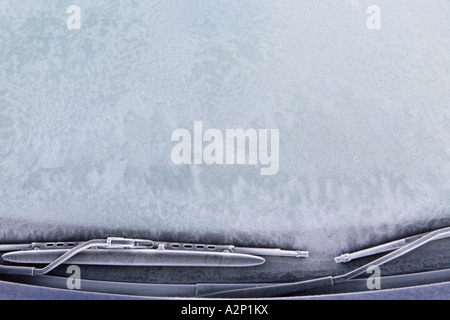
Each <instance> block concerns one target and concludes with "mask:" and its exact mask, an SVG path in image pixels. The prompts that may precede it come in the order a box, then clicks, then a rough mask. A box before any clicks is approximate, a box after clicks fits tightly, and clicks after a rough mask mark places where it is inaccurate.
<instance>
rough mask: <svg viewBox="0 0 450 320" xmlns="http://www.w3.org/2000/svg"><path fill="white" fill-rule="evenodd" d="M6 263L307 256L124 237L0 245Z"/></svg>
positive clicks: (247, 262) (210, 263) (15, 269)
mask: <svg viewBox="0 0 450 320" xmlns="http://www.w3.org/2000/svg"><path fill="white" fill-rule="evenodd" d="M0 252H7V253H5V254H3V255H2V259H3V260H4V261H6V262H9V263H19V264H48V265H47V266H46V267H44V268H36V267H22V266H14V265H12V266H5V265H0V274H1V273H3V274H18V275H45V274H47V273H49V272H50V271H52V270H54V269H55V268H56V267H58V266H60V265H62V264H79V265H116V266H178V267H250V266H257V265H261V264H263V263H265V259H264V258H263V257H262V256H278V257H291V258H306V257H308V255H309V253H308V252H307V251H299V250H281V249H268V248H243V247H235V246H233V245H203V244H180V243H168V242H157V241H152V240H136V239H124V238H108V239H106V240H90V241H87V242H82V243H79V244H77V243H74V242H69V243H63V242H59V243H51V242H50V243H32V244H29V245H27V244H25V245H0Z"/></svg>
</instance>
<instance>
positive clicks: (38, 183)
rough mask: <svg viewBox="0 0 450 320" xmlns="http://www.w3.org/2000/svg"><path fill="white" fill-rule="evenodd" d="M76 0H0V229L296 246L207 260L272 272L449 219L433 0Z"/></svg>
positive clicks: (279, 276) (11, 239)
mask: <svg viewBox="0 0 450 320" xmlns="http://www.w3.org/2000/svg"><path fill="white" fill-rule="evenodd" d="M78 2H79V4H78V7H79V12H80V20H79V21H78V22H79V23H78V24H77V12H78V11H77V9H76V8H71V9H69V8H67V4H66V3H60V2H55V3H53V2H52V3H49V2H48V1H43V0H33V1H31V0H30V1H25V0H21V1H7V0H5V1H0V39H1V43H2V45H1V46H0V75H1V77H0V240H1V241H0V243H23V242H32V241H84V240H89V239H95V238H106V237H108V236H123V237H135V238H148V239H153V240H164V241H185V242H195V243H197V242H198V243H219V244H236V245H241V246H257V247H268V248H270V247H275V248H283V249H287V250H289V249H302V250H303V249H305V250H308V251H310V252H314V253H315V256H314V255H312V259H313V260H309V261H313V262H303V260H302V264H301V265H297V264H296V263H298V262H297V261H290V262H287V263H285V262H284V261H285V260H276V259H275V262H274V263H275V264H272V265H270V264H269V265H268V266H267V265H266V266H265V267H263V268H262V269H258V270H260V271H259V273H255V274H254V275H248V274H243V273H241V274H233V275H229V274H225V273H223V275H222V276H221V275H220V274H221V272H224V271H218V273H216V274H215V279H217V278H219V279H220V278H222V279H225V280H233V279H245V280H247V281H251V280H252V279H253V278H254V277H256V275H258V274H259V275H260V276H261V277H262V278H264V279H266V280H272V281H280V280H283V279H292V278H294V275H293V273H292V271H299V270H302V273H301V275H302V276H305V277H307V276H311V275H315V274H319V273H324V274H330V271H336V270H338V269H336V268H346V266H336V265H335V264H334V261H333V259H332V258H331V260H327V263H325V264H322V263H323V257H324V256H326V257H328V256H330V257H335V256H338V255H340V254H341V253H345V252H352V251H356V250H361V249H364V248H366V247H369V246H373V245H376V244H380V243H383V242H387V241H391V240H395V239H398V238H402V237H406V236H410V235H414V234H418V233H421V232H425V231H430V230H433V229H436V228H440V227H446V226H449V225H450V196H449V194H450V105H449V101H450V90H449V88H450V77H449V73H450V69H449V68H450V67H449V66H450V58H449V54H448V53H449V52H450V38H449V37H448V35H449V34H450V23H449V21H450V20H449V19H448V17H449V16H450V3H449V2H448V1H445V0H433V1H426V2H424V1H419V0H414V1H409V2H408V5H407V7H405V6H404V5H400V4H399V3H397V2H392V1H387V0H379V1H377V2H378V5H379V6H380V7H381V8H382V20H381V21H382V24H381V26H377V25H376V24H375V25H372V27H373V28H369V27H370V26H371V25H370V23H369V22H368V19H369V18H370V17H371V15H372V13H371V12H372V11H369V14H368V13H367V12H368V8H369V6H370V5H371V3H369V2H368V1H363V0H361V1H344V0H339V1H320V2H317V1H290V0H284V1H269V0H258V1H245V2H244V1H238V0H231V1H211V0H208V1H206V0H193V1H189V2H187V1H181V0H175V1H151V2H148V1H147V2H132V3H130V2H129V1H114V2H111V1H103V0H100V1H95V2H92V1H78ZM374 12H376V10H375V11H374ZM70 17H72V18H70ZM69 18H70V19H69ZM73 19H75V20H73ZM369 20H370V19H369ZM368 24H369V25H368ZM378 27H379V28H378ZM240 129H241V130H240ZM314 259H315V260H314ZM328 261H329V262H328ZM339 270H341V269H339ZM296 275H298V273H296ZM202 277H204V278H206V279H209V278H210V277H211V276H209V275H208V274H207V273H206V272H205V273H203V274H202V275H200V276H197V279H201V278H202ZM180 278H183V276H182V275H179V276H173V278H168V277H166V278H164V277H162V278H160V280H161V281H162V280H168V281H178V280H180ZM184 278H186V275H184ZM181 280H182V279H181Z"/></svg>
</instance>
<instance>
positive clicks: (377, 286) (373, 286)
mask: <svg viewBox="0 0 450 320" xmlns="http://www.w3.org/2000/svg"><path fill="white" fill-rule="evenodd" d="M367 274H370V277H369V278H367V288H368V289H369V290H381V270H380V267H378V266H369V267H368V268H367Z"/></svg>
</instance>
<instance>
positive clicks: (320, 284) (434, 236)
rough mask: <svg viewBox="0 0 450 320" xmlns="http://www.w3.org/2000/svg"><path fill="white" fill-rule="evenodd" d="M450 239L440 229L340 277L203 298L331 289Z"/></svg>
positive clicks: (284, 294)
mask: <svg viewBox="0 0 450 320" xmlns="http://www.w3.org/2000/svg"><path fill="white" fill-rule="evenodd" d="M449 237H450V227H448V228H443V229H439V230H436V231H433V232H429V233H427V234H425V235H423V236H421V237H420V238H418V239H416V240H415V241H412V242H410V243H408V244H406V245H404V246H402V247H401V248H399V249H397V250H396V251H394V252H391V253H389V254H387V255H385V256H383V257H381V258H379V259H377V260H375V261H372V262H371V263H368V264H366V265H364V266H362V267H359V268H357V269H355V270H352V271H350V272H348V273H346V274H343V275H340V276H329V277H323V278H318V279H313V280H307V281H300V282H291V283H285V284H276V285H267V284H261V285H254V286H252V287H249V288H244V289H237V290H228V291H219V292H215V293H210V294H205V295H203V297H209V298H270V297H280V296H288V295H290V294H295V293H298V292H301V291H306V290H311V289H318V288H324V287H330V286H333V285H335V284H337V283H341V282H345V281H348V280H351V279H353V278H355V277H357V276H359V275H361V274H363V273H365V272H367V270H368V268H369V267H374V266H378V267H380V266H382V265H383V264H385V263H388V262H390V261H392V260H395V259H397V258H400V257H401V256H403V255H405V254H407V253H409V252H411V251H413V250H416V249H417V248H420V247H422V246H423V245H425V244H427V243H429V242H432V241H435V240H439V239H444V238H449Z"/></svg>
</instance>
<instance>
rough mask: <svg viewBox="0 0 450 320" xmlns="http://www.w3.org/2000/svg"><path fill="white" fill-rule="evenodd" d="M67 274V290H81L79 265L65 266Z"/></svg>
mask: <svg viewBox="0 0 450 320" xmlns="http://www.w3.org/2000/svg"><path fill="white" fill-rule="evenodd" d="M67 274H70V276H69V277H68V278H67V281H66V285H67V289H69V290H81V269H80V267H79V266H76V265H71V266H69V267H68V268H67Z"/></svg>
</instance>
